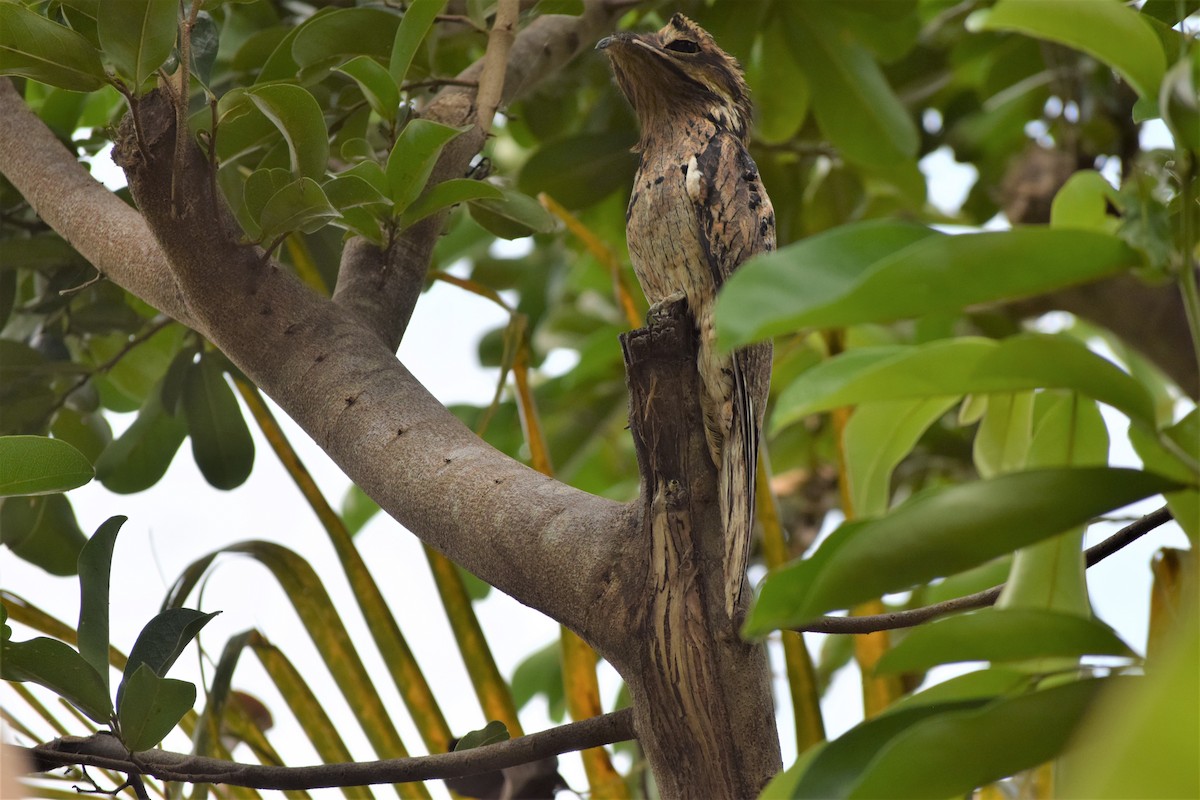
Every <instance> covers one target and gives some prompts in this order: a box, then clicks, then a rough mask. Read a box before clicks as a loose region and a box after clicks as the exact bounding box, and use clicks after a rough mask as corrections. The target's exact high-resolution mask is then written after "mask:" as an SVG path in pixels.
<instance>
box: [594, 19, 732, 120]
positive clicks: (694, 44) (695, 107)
mask: <svg viewBox="0 0 1200 800" xmlns="http://www.w3.org/2000/svg"><path fill="white" fill-rule="evenodd" d="M596 49H597V50H603V51H604V52H605V54H606V55H607V56H608V58H609V61H611V62H612V68H613V74H614V75H615V76H616V79H617V86H619V87H620V88H621V91H622V92H623V93H624V94H625V96H626V97H627V98H629V102H630V103H631V104H632V105H633V109H634V111H636V112H637V115H638V119H639V120H640V121H641V123H642V134H643V137H645V135H646V133H647V130H648V129H652V128H657V127H658V126H661V125H670V124H672V123H673V122H674V121H675V120H677V119H679V118H680V117H689V116H708V117H709V118H710V119H712V121H713V122H714V124H716V125H718V126H719V127H721V128H724V129H726V130H728V131H730V132H732V133H734V134H735V135H736V136H738V138H740V139H743V140H744V139H745V138H746V126H747V124H748V123H749V120H750V92H749V90H748V89H747V88H746V80H745V78H743V77H742V68H741V66H740V65H739V64H738V62H737V59H735V58H734V57H733V56H731V55H729V54H728V53H726V52H725V51H724V50H722V49H721V48H719V47H717V44H716V42H714V41H713V38H712V36H710V35H709V34H708V31H706V30H704V29H703V28H701V27H700V26H699V25H697V24H696V23H694V22H692V21H691V20H690V19H688V18H687V17H685V16H684V15H683V14H676V15H675V16H673V17H671V21H670V22H668V23H667V24H666V25H664V26H663V28H662V30H659V31H658V32H656V33H643V34H637V33H629V32H624V33H618V34H616V35H614V36H609V37H607V38H604V39H601V40H600V41H599V43H597V45H596Z"/></svg>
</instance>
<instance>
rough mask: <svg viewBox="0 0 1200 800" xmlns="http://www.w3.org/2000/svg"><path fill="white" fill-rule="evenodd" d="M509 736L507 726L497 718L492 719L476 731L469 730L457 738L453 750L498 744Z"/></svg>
mask: <svg viewBox="0 0 1200 800" xmlns="http://www.w3.org/2000/svg"><path fill="white" fill-rule="evenodd" d="M509 738H511V737H510V736H509V735H508V728H506V727H505V726H504V723H503V722H500V721H499V720H495V719H494V720H492V721H491V722H489V723H488V724H487V725H485V726H483V727H482V728H480V729H479V730H477V731H471V732H469V733H467V734H464V735H463V737H462V738H461V739H459V740H458V744H456V745H454V752H456V753H457V752H458V751H459V750H473V749H474V748H476V747H486V746H487V745H489V744H498V743H500V742H507V741H508V740H509Z"/></svg>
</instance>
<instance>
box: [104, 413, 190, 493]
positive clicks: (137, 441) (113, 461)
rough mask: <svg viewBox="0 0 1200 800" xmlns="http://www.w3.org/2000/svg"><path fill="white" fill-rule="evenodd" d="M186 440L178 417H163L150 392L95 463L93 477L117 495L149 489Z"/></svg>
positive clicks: (160, 476) (164, 472) (184, 426)
mask: <svg viewBox="0 0 1200 800" xmlns="http://www.w3.org/2000/svg"><path fill="white" fill-rule="evenodd" d="M186 437H187V423H186V422H184V420H183V418H182V416H180V417H175V416H173V415H171V414H169V413H167V411H166V410H164V409H163V407H162V400H161V398H160V397H159V394H158V392H151V394H150V396H149V397H148V398H146V402H145V404H144V405H143V406H142V407H141V409H140V410H139V411H138V416H137V419H136V420H134V422H133V424H132V425H130V426H129V427H128V428H126V429H125V432H124V433H122V434H121V435H120V436H119V437H118V438H117V439H116V440H115V441H114V442H113V443H112V444H111V445H109V446H108V448H107V449H106V450H105V451H104V453H103V454H102V455H101V456H100V458H99V459H97V461H96V477H97V478H99V479H100V482H101V483H102V484H104V488H106V489H108V490H109V491H110V492H116V493H118V494H132V493H133V492H140V491H144V490H145V489H149V488H150V487H151V486H153V485H154V484H156V483H158V481H159V479H160V478H162V476H163V475H164V474H166V471H167V467H169V466H170V465H171V461H172V460H173V459H174V458H175V453H176V452H177V451H178V450H179V445H181V444H183V440H184V438H186Z"/></svg>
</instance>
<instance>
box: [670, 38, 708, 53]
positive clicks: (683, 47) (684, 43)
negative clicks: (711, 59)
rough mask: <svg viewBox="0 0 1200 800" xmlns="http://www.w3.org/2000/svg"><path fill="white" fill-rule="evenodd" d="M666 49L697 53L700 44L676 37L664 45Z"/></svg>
mask: <svg viewBox="0 0 1200 800" xmlns="http://www.w3.org/2000/svg"><path fill="white" fill-rule="evenodd" d="M666 48H667V49H668V50H673V51H674V52H676V53H699V52H700V45H698V44H696V43H695V42H693V41H692V40H691V39H676V40H675V41H673V42H671V43H670V44H668V45H666Z"/></svg>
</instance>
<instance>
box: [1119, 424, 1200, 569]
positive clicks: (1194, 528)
mask: <svg viewBox="0 0 1200 800" xmlns="http://www.w3.org/2000/svg"><path fill="white" fill-rule="evenodd" d="M1129 440H1130V441H1131V442H1132V443H1133V449H1134V450H1135V451H1136V452H1137V454H1138V458H1140V459H1141V460H1142V463H1143V464H1144V465H1145V467H1146V469H1152V470H1154V471H1155V472H1161V473H1162V474H1163V475H1167V476H1169V477H1172V478H1175V479H1176V480H1178V481H1181V482H1188V483H1193V484H1194V483H1195V482H1196V477H1197V472H1196V465H1197V464H1200V411H1197V410H1196V409H1192V410H1191V411H1190V412H1189V413H1188V415H1187V416H1185V417H1184V418H1183V419H1181V420H1180V421H1179V422H1177V423H1176V424H1175V425H1172V426H1171V427H1169V428H1165V429H1163V430H1161V431H1158V432H1157V433H1151V432H1150V431H1149V430H1147V429H1144V428H1142V427H1140V426H1135V425H1130V426H1129ZM1166 500H1167V506H1168V507H1169V508H1170V509H1171V514H1172V515H1174V517H1175V520H1176V522H1178V523H1179V527H1181V528H1183V531H1184V533H1186V534H1187V536H1188V538H1189V539H1191V541H1192V546H1193V547H1195V546H1197V543H1198V542H1200V490H1198V489H1196V488H1195V487H1194V486H1193V487H1189V488H1187V489H1181V490H1180V491H1177V492H1171V493H1169V494H1167V495H1166Z"/></svg>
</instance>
